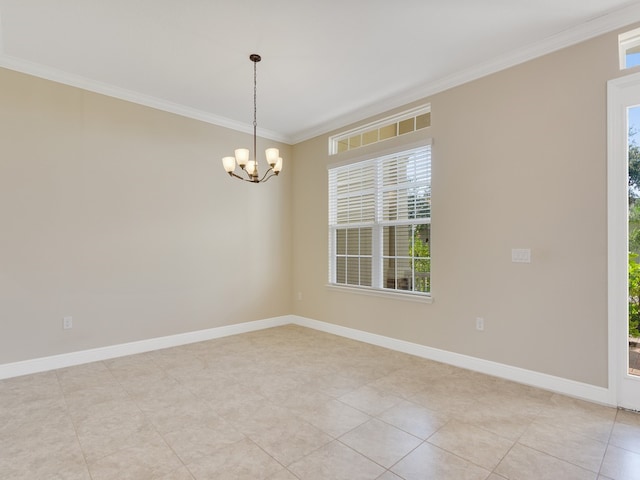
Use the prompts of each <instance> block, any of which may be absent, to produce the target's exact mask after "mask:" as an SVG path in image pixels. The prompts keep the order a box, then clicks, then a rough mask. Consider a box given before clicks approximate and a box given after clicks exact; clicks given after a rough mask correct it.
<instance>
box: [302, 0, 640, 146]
mask: <svg viewBox="0 0 640 480" xmlns="http://www.w3.org/2000/svg"><path fill="white" fill-rule="evenodd" d="M637 21H640V4H633V5H629V6H628V7H626V8H623V9H620V10H617V11H615V12H612V13H610V14H607V15H604V16H601V17H598V18H594V19H592V20H590V21H588V22H585V23H582V24H580V25H578V26H576V27H574V28H570V29H568V30H564V31H562V32H560V33H558V34H556V35H553V36H551V37H549V38H546V39H544V40H542V41H540V42H537V43H534V44H532V45H529V46H526V47H523V48H521V49H520V50H518V51H517V52H510V53H508V54H506V55H502V56H500V57H497V58H494V59H491V60H489V61H487V62H484V63H480V64H477V65H473V66H471V67H469V68H468V69H466V70H462V71H460V72H457V73H454V74H453V75H449V76H447V77H444V78H442V79H440V80H436V81H434V82H430V83H428V84H424V85H417V86H415V87H413V88H411V89H409V90H405V91H404V92H400V93H398V94H395V95H392V96H389V97H387V98H386V99H380V100H379V101H376V102H375V104H371V105H367V106H364V107H362V108H359V109H357V110H354V111H352V112H351V113H349V114H347V115H343V116H340V117H339V118H335V119H333V120H330V121H328V122H325V123H322V124H320V125H318V126H316V127H313V128H310V129H307V130H303V131H301V132H299V133H297V134H293V135H292V136H291V137H290V139H291V142H292V143H293V144H294V145H295V144H296V143H300V142H302V141H304V140H308V139H310V138H315V137H317V136H319V135H323V134H325V133H328V132H331V131H333V130H336V129H339V128H341V127H344V126H345V125H349V124H352V123H358V122H362V121H363V120H365V119H367V118H370V117H373V116H375V115H380V114H382V113H384V112H387V111H389V110H392V109H394V108H398V107H401V106H402V105H407V104H409V103H412V102H416V101H418V100H422V99H425V98H427V97H429V96H431V95H435V94H437V93H440V92H444V91H445V90H449V89H450V88H453V87H457V86H459V85H463V84H465V83H468V82H471V81H473V80H477V79H479V78H482V77H486V76H487V75H491V74H493V73H496V72H499V71H501V70H506V69H507V68H510V67H513V66H515V65H519V64H521V63H524V62H527V61H529V60H533V59H534V58H538V57H542V56H543V55H547V54H549V53H552V52H555V51H557V50H561V49H563V48H566V47H570V46H572V45H575V44H577V43H580V42H584V41H586V40H589V39H591V38H594V37H597V36H598V35H602V34H605V33H608V32H611V31H613V30H616V29H618V28H622V27H625V26H627V25H631V24H632V23H634V22H637Z"/></svg>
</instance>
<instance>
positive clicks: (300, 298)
mask: <svg viewBox="0 0 640 480" xmlns="http://www.w3.org/2000/svg"><path fill="white" fill-rule="evenodd" d="M301 300H302V292H298V301H301Z"/></svg>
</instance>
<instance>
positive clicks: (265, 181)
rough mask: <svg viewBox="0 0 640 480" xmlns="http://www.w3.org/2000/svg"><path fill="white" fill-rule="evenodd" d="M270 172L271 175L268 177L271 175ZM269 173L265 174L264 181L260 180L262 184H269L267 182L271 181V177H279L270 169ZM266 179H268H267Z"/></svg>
mask: <svg viewBox="0 0 640 480" xmlns="http://www.w3.org/2000/svg"><path fill="white" fill-rule="evenodd" d="M269 172H271V175H269V176H268V177H267V173H269ZM267 173H265V174H264V177H262V180H260V182H262V183H267V180H269V179H270V178H271V177H276V176H278V174H277V173H275V172H273V171H272V170H271V169H269V170H268V171H267ZM265 177H266V178H265Z"/></svg>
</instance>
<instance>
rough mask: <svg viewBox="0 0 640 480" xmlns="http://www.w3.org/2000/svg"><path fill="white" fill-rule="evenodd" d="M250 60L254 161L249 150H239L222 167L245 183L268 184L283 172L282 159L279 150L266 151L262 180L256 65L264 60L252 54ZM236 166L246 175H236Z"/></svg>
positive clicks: (270, 149) (224, 160) (225, 158)
mask: <svg viewBox="0 0 640 480" xmlns="http://www.w3.org/2000/svg"><path fill="white" fill-rule="evenodd" d="M249 60H251V61H252V62H253V160H249V149H248V148H238V149H236V150H235V151H234V153H235V157H224V158H223V159H222V166H223V167H224V169H225V171H226V172H227V173H228V174H229V176H231V177H234V178H237V179H239V180H244V181H245V182H251V183H261V182H266V181H267V180H269V179H270V178H271V177H273V176H274V175H278V174H279V173H280V171H281V170H282V157H280V151H279V150H278V149H277V148H267V149H266V150H265V156H266V157H267V163H268V164H269V168H268V170H267V171H266V172H265V173H264V175H263V176H262V178H260V174H259V173H258V157H257V155H256V127H257V125H258V123H257V121H256V117H257V115H256V114H257V108H256V78H257V77H256V65H257V64H258V62H259V61H260V60H262V57H260V55H257V54H255V53H252V54H251V55H249ZM236 164H237V165H238V167H240V169H241V170H242V171H243V172H244V175H243V174H242V172H240V175H238V174H236V173H235V169H236Z"/></svg>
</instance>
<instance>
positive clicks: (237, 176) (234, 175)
mask: <svg viewBox="0 0 640 480" xmlns="http://www.w3.org/2000/svg"><path fill="white" fill-rule="evenodd" d="M229 175H230V176H232V177H235V178H237V179H239V180H244V181H245V182H250V181H251V180H247V179H246V178H244V177H242V176H240V175H237V174H235V173H233V172H229Z"/></svg>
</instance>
